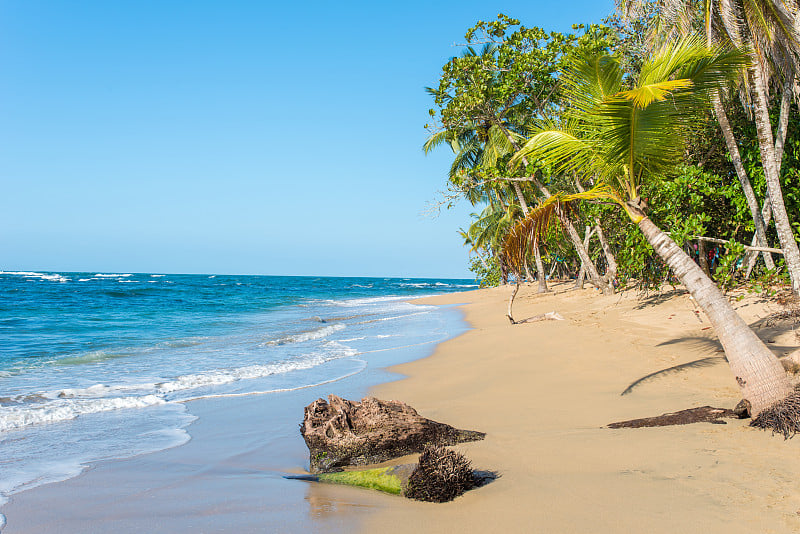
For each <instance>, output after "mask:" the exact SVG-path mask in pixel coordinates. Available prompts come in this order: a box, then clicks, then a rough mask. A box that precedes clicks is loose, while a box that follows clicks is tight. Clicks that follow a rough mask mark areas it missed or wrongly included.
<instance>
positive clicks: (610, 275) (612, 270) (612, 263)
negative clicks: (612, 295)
mask: <svg viewBox="0 0 800 534" xmlns="http://www.w3.org/2000/svg"><path fill="white" fill-rule="evenodd" d="M594 229H595V232H597V239H598V240H599V241H600V247H601V248H602V249H603V255H604V256H605V257H606V282H608V284H609V285H610V286H611V287H614V280H615V279H616V278H617V258H616V257H615V256H614V252H613V251H612V250H611V245H609V244H608V239H606V234H605V233H603V228H602V227H601V226H600V222H599V221H597V219H595V225H594Z"/></svg>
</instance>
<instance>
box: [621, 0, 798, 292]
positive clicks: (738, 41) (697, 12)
mask: <svg viewBox="0 0 800 534" xmlns="http://www.w3.org/2000/svg"><path fill="white" fill-rule="evenodd" d="M618 3H619V5H620V6H621V7H622V8H623V9H624V10H625V11H626V12H627V13H629V14H631V15H632V16H641V15H642V13H645V12H649V13H651V14H653V15H652V21H651V22H652V25H651V31H652V36H653V42H654V43H659V42H664V40H665V39H674V38H675V36H681V35H682V36H686V35H688V34H692V33H695V32H697V30H698V29H699V28H702V31H703V34H704V35H705V38H706V41H707V43H709V44H710V43H716V44H723V45H733V46H736V47H744V48H746V49H747V50H749V53H750V58H751V61H750V65H748V68H747V69H746V70H744V71H743V72H745V76H744V77H743V79H742V80H741V82H742V83H741V85H740V86H741V87H742V89H746V92H745V94H744V101H745V102H746V105H747V107H748V109H749V110H752V114H753V119H754V122H755V125H756V131H757V138H758V143H759V149H760V153H761V163H762V166H763V170H764V175H765V177H766V183H767V197H768V202H769V204H770V207H771V211H772V214H773V216H774V221H775V229H776V230H777V234H778V239H779V240H780V243H781V249H782V250H783V253H784V259H785V263H786V268H787V271H788V273H789V277H790V279H791V282H792V289H793V291H794V292H795V294H798V295H800V249H798V246H797V242H796V241H795V239H794V235H793V233H792V225H791V222H790V220H789V216H788V214H787V212H786V206H785V202H784V197H783V191H782V188H781V184H780V162H781V159H782V151H783V136H785V134H786V116H788V113H789V104H790V99H789V98H788V97H789V95H790V92H791V91H792V89H793V87H794V85H795V84H794V81H795V76H796V72H797V66H798V61H797V53H798V50H800V36H799V35H798V32H797V26H796V25H797V13H798V8H797V6H796V5H795V4H787V3H785V2H783V1H780V0H703V1H702V2H697V1H696V0H619V2H618ZM654 6H655V10H653V7H654ZM771 83H773V84H774V85H776V86H777V87H778V88H780V89H781V90H782V93H783V98H782V100H783V102H782V104H783V105H782V108H783V110H782V118H781V120H780V121H779V124H778V128H777V132H776V133H775V134H773V130H772V125H771V123H770V118H769V87H770V84H771ZM712 102H713V104H714V112H715V114H716V115H717V118H718V120H719V123H720V127H721V128H722V132H723V135H724V136H725V141H726V144H727V146H728V150H729V152H730V155H731V159H732V161H733V164H734V166H735V167H736V172H737V176H738V177H739V179H740V181H741V182H742V187H743V189H744V192H745V195H746V196H747V199H748V204H749V206H750V210H751V213H752V216H753V220H754V223H755V228H756V235H755V242H757V243H759V244H760V245H761V246H766V237H765V224H764V218H765V217H764V216H763V214H762V212H761V210H760V209H759V208H758V204H757V202H756V201H755V195H754V193H753V189H752V186H751V185H750V182H749V180H748V179H747V175H746V172H745V171H744V167H743V165H742V161H741V156H740V154H739V149H738V146H737V143H736V141H735V139H734V138H733V133H732V129H731V128H730V124H729V122H728V119H727V116H726V114H725V110H724V107H723V106H722V103H721V100H720V98H719V94H713V95H712ZM766 202H767V200H766V199H765V203H766ZM764 213H767V211H766V210H765V211H764ZM765 261H767V262H768V266H769V262H771V259H769V258H767V256H766V255H765Z"/></svg>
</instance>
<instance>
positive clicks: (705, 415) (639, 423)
mask: <svg viewBox="0 0 800 534" xmlns="http://www.w3.org/2000/svg"><path fill="white" fill-rule="evenodd" d="M745 402H747V401H742V402H740V403H739V404H738V405H737V406H736V408H734V409H733V410H728V409H727V408H713V407H711V406H701V407H700V408H689V409H688V410H681V411H679V412H672V413H665V414H662V415H659V416H657V417H645V418H643V419H631V420H630V421H620V422H619V423H611V424H610V425H608V428H644V427H653V426H671V425H688V424H690V423H715V424H718V425H724V424H726V423H725V421H723V420H722V419H723V418H728V419H745V418H747V417H749V416H750V414H749V406H746V405H745V404H744V403H745Z"/></svg>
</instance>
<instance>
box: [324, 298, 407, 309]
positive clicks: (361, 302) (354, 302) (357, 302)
mask: <svg viewBox="0 0 800 534" xmlns="http://www.w3.org/2000/svg"><path fill="white" fill-rule="evenodd" d="M404 300H408V297H407V296H390V297H368V298H361V299H347V300H327V301H325V302H328V303H330V304H336V305H338V306H344V307H346V308H352V307H356V306H368V305H370V304H380V303H384V302H401V301H404Z"/></svg>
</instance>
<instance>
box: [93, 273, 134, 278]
mask: <svg viewBox="0 0 800 534" xmlns="http://www.w3.org/2000/svg"><path fill="white" fill-rule="evenodd" d="M129 276H133V275H132V274H111V273H97V274H96V275H94V277H95V278H127V277H129Z"/></svg>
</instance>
